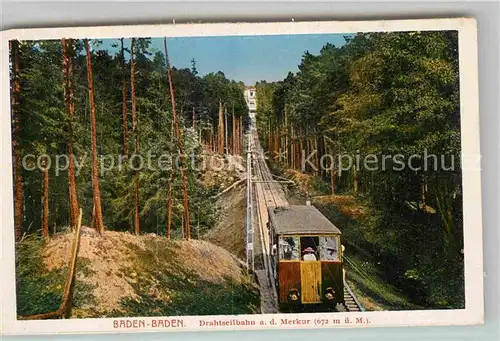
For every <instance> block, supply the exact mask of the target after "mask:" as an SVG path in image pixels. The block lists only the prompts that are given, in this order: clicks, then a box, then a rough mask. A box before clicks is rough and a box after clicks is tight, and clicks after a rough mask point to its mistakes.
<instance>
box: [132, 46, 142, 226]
mask: <svg viewBox="0 0 500 341" xmlns="http://www.w3.org/2000/svg"><path fill="white" fill-rule="evenodd" d="M134 45H135V38H132V42H131V43H130V88H131V94H132V132H133V134H134V138H135V154H139V130H138V128H137V104H136V103H137V102H136V97H135V58H134ZM139 193H140V185H139V171H137V170H136V171H135V177H134V195H135V203H134V207H135V220H134V227H135V234H136V235H139V234H140V233H141V227H140V210H139Z"/></svg>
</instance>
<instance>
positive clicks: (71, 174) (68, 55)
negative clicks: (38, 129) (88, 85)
mask: <svg viewBox="0 0 500 341" xmlns="http://www.w3.org/2000/svg"><path fill="white" fill-rule="evenodd" d="M61 50H62V58H63V87H64V102H65V107H66V112H67V115H68V188H69V214H70V225H71V227H72V228H75V227H76V224H77V223H78V215H79V211H80V207H79V204H78V196H77V191H76V177H75V155H74V152H73V120H74V116H75V103H74V86H73V54H74V47H73V41H72V40H70V41H69V42H68V41H66V39H64V38H63V39H62V40H61Z"/></svg>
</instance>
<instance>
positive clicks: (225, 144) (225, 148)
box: [224, 107, 229, 154]
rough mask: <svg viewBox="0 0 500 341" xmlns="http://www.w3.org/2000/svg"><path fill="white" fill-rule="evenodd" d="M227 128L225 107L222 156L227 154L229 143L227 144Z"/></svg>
mask: <svg viewBox="0 0 500 341" xmlns="http://www.w3.org/2000/svg"><path fill="white" fill-rule="evenodd" d="M228 130H229V129H228V126H227V107H225V108H224V154H229V143H228V136H227V132H228Z"/></svg>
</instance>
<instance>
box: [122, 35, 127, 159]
mask: <svg viewBox="0 0 500 341" xmlns="http://www.w3.org/2000/svg"><path fill="white" fill-rule="evenodd" d="M121 45H122V49H121V55H122V79H123V80H122V121H123V122H122V125H123V128H122V129H123V132H122V134H123V142H122V155H123V156H124V157H128V138H127V135H128V119H127V77H126V66H125V48H124V47H123V38H121Z"/></svg>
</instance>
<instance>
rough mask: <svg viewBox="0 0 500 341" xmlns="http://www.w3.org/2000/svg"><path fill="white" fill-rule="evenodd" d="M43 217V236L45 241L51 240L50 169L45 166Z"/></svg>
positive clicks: (43, 171)
mask: <svg viewBox="0 0 500 341" xmlns="http://www.w3.org/2000/svg"><path fill="white" fill-rule="evenodd" d="M43 167H44V168H43V170H42V173H43V216H42V234H43V237H44V238H45V239H47V238H49V167H47V165H46V163H45V162H44V165H43Z"/></svg>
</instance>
